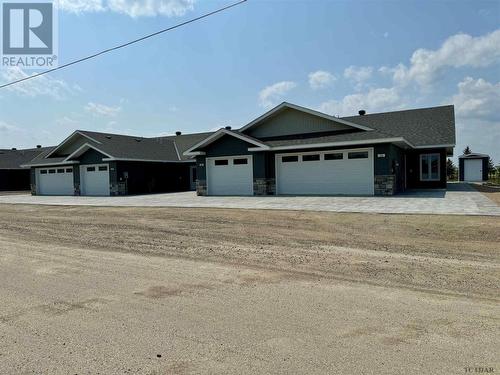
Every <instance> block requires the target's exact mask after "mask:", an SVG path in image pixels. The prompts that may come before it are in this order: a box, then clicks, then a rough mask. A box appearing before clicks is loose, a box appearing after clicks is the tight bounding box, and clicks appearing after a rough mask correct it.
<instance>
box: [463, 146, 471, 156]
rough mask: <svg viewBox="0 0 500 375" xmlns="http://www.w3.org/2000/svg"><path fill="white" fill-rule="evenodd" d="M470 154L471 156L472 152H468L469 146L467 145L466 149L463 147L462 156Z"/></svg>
mask: <svg viewBox="0 0 500 375" xmlns="http://www.w3.org/2000/svg"><path fill="white" fill-rule="evenodd" d="M470 154H472V151H471V150H470V147H469V145H467V147H465V149H464V155H470Z"/></svg>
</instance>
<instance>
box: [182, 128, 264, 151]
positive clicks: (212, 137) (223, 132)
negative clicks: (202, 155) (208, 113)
mask: <svg viewBox="0 0 500 375" xmlns="http://www.w3.org/2000/svg"><path fill="white" fill-rule="evenodd" d="M224 135H231V136H233V137H235V138H238V139H241V140H242V141H245V142H248V143H251V144H253V145H255V146H258V148H259V150H261V151H263V150H269V146H267V145H265V144H264V143H262V142H259V141H256V140H255V139H253V138H250V137H248V136H246V135H244V134H239V133H236V132H234V131H231V130H227V129H224V128H222V129H219V130H217V131H216V132H215V133H213V134H212V135H210V136H208V137H207V138H205V139H204V140H202V141H201V142H198V143H197V144H195V145H194V146H192V147H191V148H189V149H188V150H186V151H184V155H186V156H192V155H194V154H193V152H194V150H196V149H197V148H199V147H202V146H206V145H209V144H210V143H212V142H215V141H216V140H217V139H219V138H221V137H222V136H224Z"/></svg>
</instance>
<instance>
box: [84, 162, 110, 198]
mask: <svg viewBox="0 0 500 375" xmlns="http://www.w3.org/2000/svg"><path fill="white" fill-rule="evenodd" d="M80 194H81V195H97V196H99V195H109V167H108V165H107V164H95V165H82V166H80Z"/></svg>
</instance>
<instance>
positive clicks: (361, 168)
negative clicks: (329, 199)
mask: <svg viewBox="0 0 500 375" xmlns="http://www.w3.org/2000/svg"><path fill="white" fill-rule="evenodd" d="M373 168H374V167H373V149H355V150H338V151H324V152H307V153H297V154H278V155H276V175H277V186H276V187H277V191H278V194H297V195H307V194H311V195H314V194H317V195H330V194H345V195H373V194H374V182H373V179H374V172H373Z"/></svg>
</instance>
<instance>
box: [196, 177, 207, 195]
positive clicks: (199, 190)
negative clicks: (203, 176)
mask: <svg viewBox="0 0 500 375" xmlns="http://www.w3.org/2000/svg"><path fill="white" fill-rule="evenodd" d="M196 195H199V196H205V195H207V180H196Z"/></svg>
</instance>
